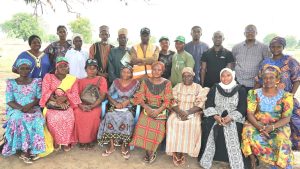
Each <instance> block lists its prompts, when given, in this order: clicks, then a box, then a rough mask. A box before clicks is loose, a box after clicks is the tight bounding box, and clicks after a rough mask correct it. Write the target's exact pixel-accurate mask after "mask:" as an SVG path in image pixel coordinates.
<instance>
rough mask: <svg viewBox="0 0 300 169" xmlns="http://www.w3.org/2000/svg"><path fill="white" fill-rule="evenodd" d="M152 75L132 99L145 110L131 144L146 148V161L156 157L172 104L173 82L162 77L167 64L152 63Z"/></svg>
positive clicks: (151, 160) (142, 83)
mask: <svg viewBox="0 0 300 169" xmlns="http://www.w3.org/2000/svg"><path fill="white" fill-rule="evenodd" d="M151 67H152V77H151V78H146V79H144V80H143V81H142V82H141V85H140V89H139V90H138V91H137V92H136V94H135V95H134V98H133V99H132V100H131V101H132V102H133V103H134V104H135V105H137V104H140V105H141V106H142V107H143V111H142V113H141V115H140V117H139V120H138V122H137V124H136V126H135V131H134V134H133V138H132V141H131V143H130V145H133V146H137V147H141V148H143V149H145V150H146V155H145V157H144V161H145V162H146V163H152V162H154V160H155V159H156V150H157V147H158V146H159V145H160V143H161V142H162V141H163V139H164V137H165V133H166V120H167V117H168V110H167V109H168V108H170V107H171V105H172V99H173V96H172V85H171V82H170V81H169V80H167V79H165V78H162V77H161V76H162V74H163V72H164V69H165V66H164V64H163V63H162V62H160V61H156V62H154V63H153V64H152V66H151Z"/></svg>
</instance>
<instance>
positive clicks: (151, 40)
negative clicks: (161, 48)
mask: <svg viewBox="0 0 300 169" xmlns="http://www.w3.org/2000/svg"><path fill="white" fill-rule="evenodd" d="M149 43H150V44H152V43H153V44H154V43H156V37H155V36H151V37H150V40H149Z"/></svg>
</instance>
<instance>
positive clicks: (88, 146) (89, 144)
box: [86, 143, 94, 150]
mask: <svg viewBox="0 0 300 169" xmlns="http://www.w3.org/2000/svg"><path fill="white" fill-rule="evenodd" d="M93 148H94V145H93V144H92V143H88V144H87V146H86V149H87V150H91V149H93Z"/></svg>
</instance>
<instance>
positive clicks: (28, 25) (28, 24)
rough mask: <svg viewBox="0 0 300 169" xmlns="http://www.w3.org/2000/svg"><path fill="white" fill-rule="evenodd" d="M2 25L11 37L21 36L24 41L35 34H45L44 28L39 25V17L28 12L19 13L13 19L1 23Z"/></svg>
mask: <svg viewBox="0 0 300 169" xmlns="http://www.w3.org/2000/svg"><path fill="white" fill-rule="evenodd" d="M0 27H1V29H2V31H3V32H5V33H6V34H7V35H8V36H9V37H12V38H21V39H23V40H24V41H26V40H27V39H28V38H29V36H31V35H33V34H36V35H38V36H41V37H42V36H43V34H44V30H43V28H42V27H41V26H40V25H39V20H38V18H36V17H34V16H33V15H31V14H28V13H17V14H15V15H14V16H13V17H12V19H11V20H8V21H6V22H4V23H3V24H1V25H0Z"/></svg>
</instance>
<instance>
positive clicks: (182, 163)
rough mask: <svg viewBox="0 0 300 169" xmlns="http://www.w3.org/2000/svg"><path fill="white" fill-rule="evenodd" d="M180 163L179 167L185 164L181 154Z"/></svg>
mask: <svg viewBox="0 0 300 169" xmlns="http://www.w3.org/2000/svg"><path fill="white" fill-rule="evenodd" d="M180 161H181V163H180V165H181V166H182V165H184V164H185V161H186V159H185V156H184V155H183V154H182V156H181V159H180Z"/></svg>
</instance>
